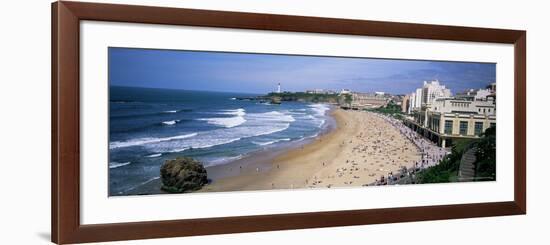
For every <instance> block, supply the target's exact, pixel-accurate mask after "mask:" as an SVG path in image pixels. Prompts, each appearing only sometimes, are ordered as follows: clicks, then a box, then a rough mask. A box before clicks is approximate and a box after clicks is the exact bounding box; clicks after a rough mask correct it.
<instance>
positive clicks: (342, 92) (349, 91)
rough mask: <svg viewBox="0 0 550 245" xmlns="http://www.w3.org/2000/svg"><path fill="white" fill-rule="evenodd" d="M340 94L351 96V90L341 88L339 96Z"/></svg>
mask: <svg viewBox="0 0 550 245" xmlns="http://www.w3.org/2000/svg"><path fill="white" fill-rule="evenodd" d="M342 94H351V90H349V89H346V88H343V89H342V91H340V95H342Z"/></svg>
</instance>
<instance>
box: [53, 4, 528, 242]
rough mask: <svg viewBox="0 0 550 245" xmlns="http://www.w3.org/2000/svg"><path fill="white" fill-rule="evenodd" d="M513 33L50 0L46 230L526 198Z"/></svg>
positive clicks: (377, 219)
mask: <svg viewBox="0 0 550 245" xmlns="http://www.w3.org/2000/svg"><path fill="white" fill-rule="evenodd" d="M525 40H526V32H525V31H521V30H503V29H487V28H475V27H459V26H441V25H427V24H409V23H394V22H380V21H365V20H350V19H331V18H318V17H303V16H286V15H271V14H255V13H237V12H223V11H210V10H192V9H177V8H164V7H145V6H131V5H114V4H97V3H82V2H78V3H77V2H66V1H62V2H55V3H53V5H52V241H53V242H56V243H59V244H62V243H82V242H97V241H114V240H129V239H145V238H160V237H176V236H193V235H207V234H222V233H237V232H255V231H270V230H285V229H304V228H317V227H332V226H348V225H362V224H380V223H391V222H410V221H422V220H437V219H456V218H471V217H487V216H500V215H518V214H525V213H526V195H525V183H526V176H525V164H526V163H525V125H526V121H525V120H526V119H525V111H526V109H525V83H526V66H525V65H526V64H525V63H526V59H525V55H526V51H525V50H526V41H525ZM497 89H498V99H497ZM497 107H498V110H497ZM497 125H498V127H497Z"/></svg>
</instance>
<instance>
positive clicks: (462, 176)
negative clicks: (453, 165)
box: [458, 147, 477, 182]
mask: <svg viewBox="0 0 550 245" xmlns="http://www.w3.org/2000/svg"><path fill="white" fill-rule="evenodd" d="M476 150H477V148H476V147H472V148H470V149H468V150H466V152H464V154H462V159H460V168H459V170H458V181H461V182H465V181H472V180H473V179H474V177H475V165H474V162H475V161H476Z"/></svg>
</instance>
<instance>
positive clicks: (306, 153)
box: [200, 109, 421, 192]
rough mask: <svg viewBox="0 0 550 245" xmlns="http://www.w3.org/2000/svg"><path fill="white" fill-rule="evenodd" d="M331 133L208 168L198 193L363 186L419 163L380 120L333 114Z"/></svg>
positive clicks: (416, 155) (411, 147)
mask: <svg viewBox="0 0 550 245" xmlns="http://www.w3.org/2000/svg"><path fill="white" fill-rule="evenodd" d="M331 113H332V116H333V117H334V119H335V120H336V128H335V129H334V130H332V131H330V132H329V133H326V134H324V135H322V136H319V137H317V138H315V139H314V140H312V141H311V142H310V143H308V144H305V145H304V144H302V145H294V148H293V149H290V150H269V151H264V152H259V153H257V154H254V155H252V156H250V157H247V158H245V159H241V160H238V161H235V162H232V163H229V164H225V165H220V166H216V167H212V168H209V169H208V171H209V178H212V179H213V182H212V183H211V184H209V185H207V186H205V187H203V189H202V190H200V192H217V191H243V190H266V189H267V190H269V189H292V188H332V187H350V186H364V185H368V184H372V183H373V182H375V181H376V180H377V179H380V177H381V176H388V174H390V173H394V174H396V173H397V172H398V171H399V170H400V169H401V168H403V167H406V168H411V167H413V166H414V165H415V163H416V162H418V161H420V159H421V156H420V152H419V149H418V148H417V147H416V146H415V145H414V144H413V143H412V142H411V141H410V140H408V139H407V138H405V137H404V136H403V135H402V134H401V133H400V132H399V130H398V129H397V128H395V127H394V126H393V125H391V124H390V123H388V122H387V121H386V120H384V119H383V118H381V117H380V116H378V115H376V114H374V113H370V112H365V111H345V110H341V109H335V110H333V111H332V112H331Z"/></svg>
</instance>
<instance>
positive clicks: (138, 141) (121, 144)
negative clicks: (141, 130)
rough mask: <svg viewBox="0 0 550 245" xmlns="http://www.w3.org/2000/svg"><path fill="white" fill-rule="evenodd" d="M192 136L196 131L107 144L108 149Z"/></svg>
mask: <svg viewBox="0 0 550 245" xmlns="http://www.w3.org/2000/svg"><path fill="white" fill-rule="evenodd" d="M194 136H197V133H190V134H183V135H177V136H172V137H164V138H139V139H132V140H128V141H115V142H111V143H110V144H109V149H116V148H123V147H130V146H139V145H147V144H154V143H161V142H165V141H171V140H181V139H186V138H191V137H194Z"/></svg>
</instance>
